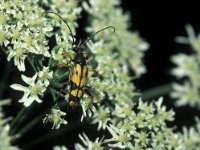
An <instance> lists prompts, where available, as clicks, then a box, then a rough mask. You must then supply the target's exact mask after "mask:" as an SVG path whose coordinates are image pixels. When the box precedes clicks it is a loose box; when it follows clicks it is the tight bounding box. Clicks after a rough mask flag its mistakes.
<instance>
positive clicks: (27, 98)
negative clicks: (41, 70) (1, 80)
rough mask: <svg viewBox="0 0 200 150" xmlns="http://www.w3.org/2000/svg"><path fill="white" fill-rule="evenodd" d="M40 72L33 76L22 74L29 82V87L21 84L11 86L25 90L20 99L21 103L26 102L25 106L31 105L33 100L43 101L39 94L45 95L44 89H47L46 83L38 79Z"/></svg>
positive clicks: (27, 82) (24, 79) (23, 78)
mask: <svg viewBox="0 0 200 150" xmlns="http://www.w3.org/2000/svg"><path fill="white" fill-rule="evenodd" d="M37 76H38V74H37V73H36V74H35V75H34V76H33V77H32V78H31V77H30V78H29V77H26V76H24V75H22V80H23V81H24V82H25V83H26V84H28V87H25V86H23V85H20V84H12V85H11V86H10V87H11V88H13V89H15V90H17V91H22V92H24V95H23V96H22V98H21V99H20V100H19V102H20V103H24V106H25V107H28V106H30V105H31V103H32V102H33V101H36V102H38V103H41V102H42V100H41V98H40V97H39V96H43V94H44V91H45V90H46V88H45V86H44V84H43V83H42V82H41V80H38V81H36V79H37Z"/></svg>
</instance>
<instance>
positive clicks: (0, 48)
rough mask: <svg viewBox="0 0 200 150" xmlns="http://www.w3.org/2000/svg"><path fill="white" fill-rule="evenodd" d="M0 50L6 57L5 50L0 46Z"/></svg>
mask: <svg viewBox="0 0 200 150" xmlns="http://www.w3.org/2000/svg"><path fill="white" fill-rule="evenodd" d="M0 50H1V51H2V52H3V53H4V54H5V55H7V54H6V49H5V48H4V47H3V46H0Z"/></svg>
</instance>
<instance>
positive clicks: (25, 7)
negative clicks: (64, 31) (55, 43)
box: [0, 0, 52, 71]
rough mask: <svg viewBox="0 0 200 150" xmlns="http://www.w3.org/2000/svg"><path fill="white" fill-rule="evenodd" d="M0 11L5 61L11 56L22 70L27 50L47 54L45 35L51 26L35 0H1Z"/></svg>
mask: <svg viewBox="0 0 200 150" xmlns="http://www.w3.org/2000/svg"><path fill="white" fill-rule="evenodd" d="M0 14H1V15H0V22H1V23H0V45H2V46H4V47H6V48H7V50H6V52H5V53H7V54H8V57H7V59H8V61H10V60H11V59H12V58H13V59H14V64H15V65H16V66H17V68H18V69H19V70H20V71H25V70H26V68H25V59H26V58H27V57H28V55H29V54H35V55H43V56H44V57H50V53H49V51H48V49H49V47H48V41H47V39H46V36H47V37H48V36H49V32H50V31H51V30H52V27H51V26H50V25H48V24H47V19H45V18H44V16H43V14H44V10H43V9H41V8H40V7H37V5H36V1H24V0H14V1H10V0H9V1H6V0H2V1H1V2H0Z"/></svg>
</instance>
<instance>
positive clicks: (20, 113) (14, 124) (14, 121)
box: [10, 107, 27, 135]
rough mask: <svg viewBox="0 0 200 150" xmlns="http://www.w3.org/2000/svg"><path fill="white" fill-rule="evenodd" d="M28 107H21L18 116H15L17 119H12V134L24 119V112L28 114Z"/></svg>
mask: <svg viewBox="0 0 200 150" xmlns="http://www.w3.org/2000/svg"><path fill="white" fill-rule="evenodd" d="M26 111H27V108H26V107H24V108H23V109H21V111H20V112H19V113H18V114H17V116H16V117H15V119H14V120H13V121H12V123H11V125H10V129H11V130H10V134H11V135H12V134H14V133H15V131H16V130H17V128H18V126H19V125H20V124H21V122H22V121H23V120H24V117H22V116H23V115H24V114H26ZM22 118H23V119H22Z"/></svg>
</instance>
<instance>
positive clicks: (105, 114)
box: [92, 106, 111, 130]
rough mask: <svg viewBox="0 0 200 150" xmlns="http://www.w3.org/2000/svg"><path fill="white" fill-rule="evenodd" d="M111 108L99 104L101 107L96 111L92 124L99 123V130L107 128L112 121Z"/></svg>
mask: <svg viewBox="0 0 200 150" xmlns="http://www.w3.org/2000/svg"><path fill="white" fill-rule="evenodd" d="M109 115H110V109H109V108H108V107H105V106H99V109H98V110H97V111H94V115H93V117H92V118H93V120H92V124H95V123H98V128H97V130H100V129H101V128H102V129H106V127H107V124H108V122H109V121H111V118H110V116H109Z"/></svg>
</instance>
